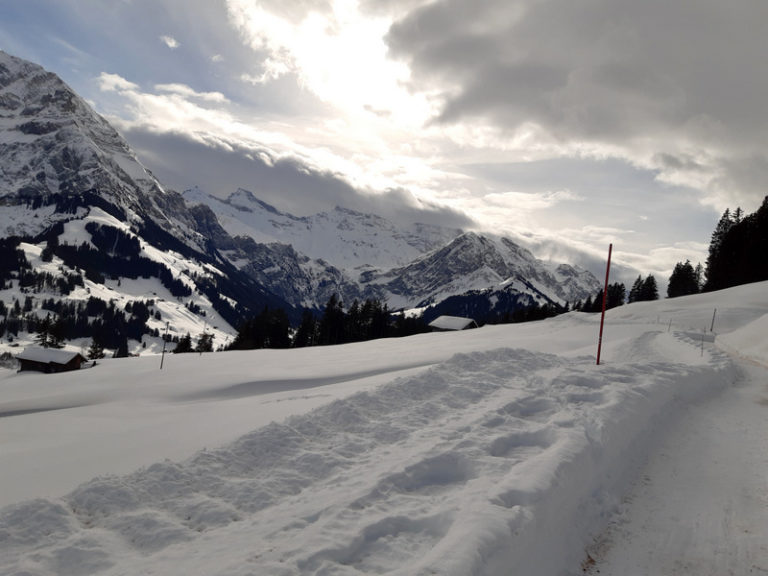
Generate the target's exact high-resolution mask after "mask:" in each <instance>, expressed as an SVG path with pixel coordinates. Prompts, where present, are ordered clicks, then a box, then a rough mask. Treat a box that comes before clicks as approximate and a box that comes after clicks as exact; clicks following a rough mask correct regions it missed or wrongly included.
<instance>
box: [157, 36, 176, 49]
mask: <svg viewBox="0 0 768 576" xmlns="http://www.w3.org/2000/svg"><path fill="white" fill-rule="evenodd" d="M160 40H161V42H163V44H165V45H166V46H168V48H170V49H171V50H176V48H178V47H179V46H181V44H179V41H178V40H176V38H174V37H173V36H167V35H163V36H160Z"/></svg>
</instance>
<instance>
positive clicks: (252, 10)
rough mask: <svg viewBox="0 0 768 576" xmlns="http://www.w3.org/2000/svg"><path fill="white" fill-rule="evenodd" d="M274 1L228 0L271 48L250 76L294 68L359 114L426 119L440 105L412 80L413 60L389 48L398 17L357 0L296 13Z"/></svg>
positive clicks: (259, 47) (232, 11)
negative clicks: (364, 8)
mask: <svg viewBox="0 0 768 576" xmlns="http://www.w3.org/2000/svg"><path fill="white" fill-rule="evenodd" d="M267 4H268V3H266V2H265V3H254V2H249V1H245V0H229V1H228V2H227V8H228V10H229V16H230V20H231V22H232V24H233V26H234V27H235V28H236V29H237V30H238V31H239V33H240V34H241V35H242V36H243V38H244V40H245V41H246V42H247V43H248V44H249V45H250V46H251V48H252V49H254V50H256V51H257V52H266V53H267V57H266V58H264V60H263V61H262V69H261V71H260V73H259V74H246V75H244V76H243V78H244V79H245V80H248V81H251V82H258V83H263V82H267V81H270V80H273V79H276V78H279V77H280V76H283V75H286V74H289V73H294V74H296V76H297V78H298V81H299V83H300V84H301V86H302V87H304V88H305V89H306V90H308V91H310V92H312V93H313V94H314V95H315V96H316V97H317V98H319V99H320V100H322V101H324V102H327V103H329V104H331V105H333V106H335V107H336V108H337V109H339V110H340V111H342V112H344V113H346V114H348V115H351V116H364V115H370V114H373V115H384V116H387V118H388V120H389V121H394V122H398V123H402V124H406V125H409V126H419V125H422V124H424V123H425V122H426V121H427V120H429V118H430V117H432V116H433V115H434V114H435V113H436V107H435V106H434V105H432V104H431V103H430V102H429V100H428V98H427V97H426V96H424V95H423V94H411V93H410V92H408V90H407V89H406V88H405V83H406V82H408V80H409V79H410V70H409V68H408V66H407V65H405V64H404V63H402V62H397V61H393V60H391V59H390V57H389V55H388V51H387V46H386V43H385V41H384V37H385V35H386V33H387V31H388V30H389V27H390V25H391V20H389V19H387V18H384V17H378V18H371V17H369V16H364V15H363V14H361V12H360V10H359V7H358V3H357V2H356V1H354V0H334V1H333V2H331V5H330V7H329V9H327V10H325V11H319V10H304V11H303V13H302V14H301V17H300V18H295V19H288V18H287V17H286V16H283V15H281V14H280V13H279V11H278V10H277V9H275V10H270V9H269V7H268V6H267ZM294 16H295V15H294Z"/></svg>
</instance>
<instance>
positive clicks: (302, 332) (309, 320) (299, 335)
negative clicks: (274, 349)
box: [293, 308, 317, 348]
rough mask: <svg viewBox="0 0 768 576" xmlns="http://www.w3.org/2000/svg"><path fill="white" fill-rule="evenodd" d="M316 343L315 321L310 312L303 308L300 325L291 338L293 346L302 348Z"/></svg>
mask: <svg viewBox="0 0 768 576" xmlns="http://www.w3.org/2000/svg"><path fill="white" fill-rule="evenodd" d="M316 342H317V319H316V318H315V315H314V314H313V313H312V311H311V310H309V309H307V308H305V309H304V311H303V312H302V314H301V324H299V329H298V330H296V334H295V335H294V337H293V346H294V347H295V348H303V347H305V346H314V345H315V343H316Z"/></svg>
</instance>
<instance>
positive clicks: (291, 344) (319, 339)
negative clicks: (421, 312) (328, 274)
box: [223, 294, 429, 350]
mask: <svg viewBox="0 0 768 576" xmlns="http://www.w3.org/2000/svg"><path fill="white" fill-rule="evenodd" d="M428 331H429V327H428V326H427V324H426V323H425V322H424V321H423V320H422V319H421V318H411V317H407V316H405V315H404V314H403V313H400V314H392V313H391V312H390V311H389V309H388V307H387V305H386V304H385V303H383V302H381V300H378V299H366V300H365V301H364V302H362V303H361V302H359V301H358V300H355V301H354V302H353V303H352V305H351V306H350V307H349V308H348V309H346V310H345V308H344V303H343V302H342V301H341V299H340V298H339V297H338V295H336V294H334V295H332V296H331V297H330V298H329V299H328V302H327V303H326V305H325V307H324V309H323V311H322V313H321V314H319V315H318V314H316V313H315V312H313V311H312V310H309V309H304V311H303V313H302V317H301V322H300V324H299V326H298V328H296V330H295V331H293V330H292V329H291V325H290V322H289V320H288V316H287V314H286V313H285V311H284V310H282V309H280V308H276V309H270V308H268V307H265V308H264V309H263V310H262V312H261V313H260V314H257V315H255V316H253V317H251V318H250V319H248V320H246V321H245V322H243V323H242V324H241V325H240V327H239V328H238V331H237V335H236V336H235V338H234V340H233V341H232V343H231V344H229V345H228V346H226V347H224V348H223V349H226V350H250V349H254V348H303V347H307V346H328V345H332V344H348V343H351V342H362V341H365V340H374V339H376V338H390V337H400V336H410V335H412V334H418V333H420V332H428Z"/></svg>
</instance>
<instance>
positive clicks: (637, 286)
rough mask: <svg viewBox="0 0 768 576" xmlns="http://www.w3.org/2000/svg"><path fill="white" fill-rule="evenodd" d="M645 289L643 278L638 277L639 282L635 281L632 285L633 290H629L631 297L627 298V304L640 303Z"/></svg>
mask: <svg viewBox="0 0 768 576" xmlns="http://www.w3.org/2000/svg"><path fill="white" fill-rule="evenodd" d="M642 289H643V277H642V276H638V277H637V280H635V283H634V284H632V288H630V290H629V296H628V297H627V302H630V303H631V302H638V301H639V300H640V293H641V291H642Z"/></svg>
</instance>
